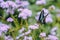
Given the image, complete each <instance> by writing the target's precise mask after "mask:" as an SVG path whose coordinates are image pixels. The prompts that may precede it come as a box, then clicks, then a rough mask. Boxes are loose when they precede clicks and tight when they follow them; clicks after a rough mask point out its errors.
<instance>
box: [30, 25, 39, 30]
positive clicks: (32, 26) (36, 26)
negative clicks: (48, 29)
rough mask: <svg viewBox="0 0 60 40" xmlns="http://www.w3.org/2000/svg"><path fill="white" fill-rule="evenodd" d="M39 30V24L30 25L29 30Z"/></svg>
mask: <svg viewBox="0 0 60 40" xmlns="http://www.w3.org/2000/svg"><path fill="white" fill-rule="evenodd" d="M38 28H39V25H38V24H34V25H30V26H29V29H33V30H34V29H38Z"/></svg>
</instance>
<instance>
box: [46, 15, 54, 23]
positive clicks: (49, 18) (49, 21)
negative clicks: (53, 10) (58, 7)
mask: <svg viewBox="0 0 60 40" xmlns="http://www.w3.org/2000/svg"><path fill="white" fill-rule="evenodd" d="M45 22H46V23H52V22H53V19H52V16H51V15H50V14H49V15H48V16H47V17H46V20H45Z"/></svg>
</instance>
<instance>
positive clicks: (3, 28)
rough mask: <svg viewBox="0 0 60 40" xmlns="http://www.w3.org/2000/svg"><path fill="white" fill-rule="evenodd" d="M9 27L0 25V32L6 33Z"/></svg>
mask: <svg viewBox="0 0 60 40" xmlns="http://www.w3.org/2000/svg"><path fill="white" fill-rule="evenodd" d="M9 28H10V27H9V26H8V25H6V24H1V25H0V31H2V32H7V31H8V29H9Z"/></svg>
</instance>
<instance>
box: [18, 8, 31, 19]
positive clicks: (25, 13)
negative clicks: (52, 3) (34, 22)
mask: <svg viewBox="0 0 60 40" xmlns="http://www.w3.org/2000/svg"><path fill="white" fill-rule="evenodd" d="M31 15H32V11H31V10H29V9H24V10H23V11H22V12H21V13H20V14H19V15H18V17H22V19H27V17H31Z"/></svg>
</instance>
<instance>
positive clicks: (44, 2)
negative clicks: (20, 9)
mask: <svg viewBox="0 0 60 40" xmlns="http://www.w3.org/2000/svg"><path fill="white" fill-rule="evenodd" d="M42 4H44V5H45V4H46V0H39V1H36V5H42Z"/></svg>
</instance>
